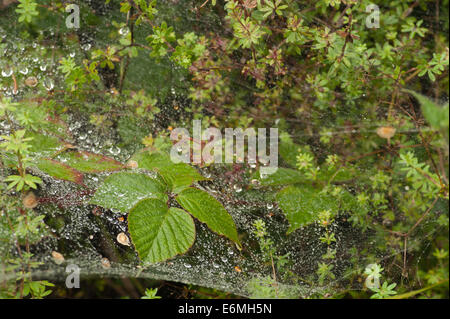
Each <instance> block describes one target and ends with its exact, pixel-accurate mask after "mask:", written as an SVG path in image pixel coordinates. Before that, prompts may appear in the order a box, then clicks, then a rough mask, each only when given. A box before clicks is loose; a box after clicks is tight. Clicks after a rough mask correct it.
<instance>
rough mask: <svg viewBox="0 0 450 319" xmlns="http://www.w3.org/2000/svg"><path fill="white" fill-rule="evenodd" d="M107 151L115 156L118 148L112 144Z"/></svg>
mask: <svg viewBox="0 0 450 319" xmlns="http://www.w3.org/2000/svg"><path fill="white" fill-rule="evenodd" d="M108 151H109V153H111V155H114V156H117V155H119V154H120V148H118V147H117V146H112V147H111V148H110V149H109V150H108Z"/></svg>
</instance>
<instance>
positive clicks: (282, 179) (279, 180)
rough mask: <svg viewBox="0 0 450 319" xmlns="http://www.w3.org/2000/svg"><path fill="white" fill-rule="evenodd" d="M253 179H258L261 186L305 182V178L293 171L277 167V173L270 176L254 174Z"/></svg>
mask: <svg viewBox="0 0 450 319" xmlns="http://www.w3.org/2000/svg"><path fill="white" fill-rule="evenodd" d="M253 178H256V179H258V180H259V181H260V182H261V185H262V186H279V185H290V184H296V183H301V182H305V181H306V180H307V179H306V178H305V176H304V175H303V174H302V173H301V172H299V171H298V170H295V169H290V168H283V167H279V168H278V169H277V171H276V172H275V173H273V174H270V175H262V176H261V174H260V172H256V173H255V174H254V175H253Z"/></svg>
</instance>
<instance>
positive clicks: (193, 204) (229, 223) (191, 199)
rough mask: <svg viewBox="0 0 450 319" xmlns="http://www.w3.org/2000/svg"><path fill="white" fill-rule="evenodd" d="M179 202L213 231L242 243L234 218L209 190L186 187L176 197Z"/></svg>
mask: <svg viewBox="0 0 450 319" xmlns="http://www.w3.org/2000/svg"><path fill="white" fill-rule="evenodd" d="M176 200H177V202H178V203H180V205H181V206H182V207H183V208H184V209H186V210H187V211H188V212H189V213H191V214H192V215H193V216H194V217H195V218H197V219H198V220H200V221H201V222H202V223H205V224H206V225H207V226H208V227H209V228H210V229H211V230H212V231H214V232H216V233H218V234H219V235H224V236H226V237H228V238H229V239H231V240H232V241H234V242H235V243H236V244H238V245H240V242H239V238H238V234H237V230H236V225H235V224H234V221H233V218H232V217H231V215H230V214H228V212H227V211H226V210H225V208H224V207H223V206H222V204H221V203H220V202H218V201H217V200H216V199H215V198H214V197H212V196H211V195H209V194H208V193H207V192H205V191H202V190H200V189H197V188H192V187H190V188H186V189H185V190H183V191H182V192H181V193H180V194H178V196H177V198H176Z"/></svg>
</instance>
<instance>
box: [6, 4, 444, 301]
mask: <svg viewBox="0 0 450 319" xmlns="http://www.w3.org/2000/svg"><path fill="white" fill-rule="evenodd" d="M71 3H72V4H75V5H76V7H77V8H78V9H79V19H80V20H79V26H78V27H73V22H76V13H77V10H75V11H74V10H66V8H67V5H68V3H67V1H58V0H43V1H35V0H18V1H3V2H1V1H0V56H1V57H0V135H1V137H0V154H1V162H0V176H1V182H0V191H1V196H0V297H1V298H44V297H47V298H49V297H56V298H57V297H83V296H87V297H106V296H111V295H112V296H114V297H125V298H141V297H142V298H143V299H157V298H158V297H160V296H161V295H162V296H163V297H194V298H214V297H218V298H228V297H236V296H242V297H254V298H378V299H383V298H399V299H402V298H448V287H449V286H448V267H449V256H448V249H449V247H448V225H449V219H448V218H449V217H448V214H449V211H448V200H449V186H448V185H449V182H448V175H449V173H448V167H449V165H448V156H449V133H448V130H449V104H448V96H449V89H448V85H449V82H448V59H449V50H448V23H449V22H448V21H449V20H448V0H441V1H439V0H406V1H405V0H403V1H400V0H373V1H366V0H362V1H354V0H333V1H331V0H319V1H302V0H217V1H214V0H206V1H205V0H204V1H194V0H188V1H175V0H171V1H157V0H151V1H150V0H106V1H104V0H95V1H94V0H92V1H72V2H71ZM374 5H375V6H374ZM368 8H372V9H370V10H368ZM378 17H379V20H377V19H378ZM74 19H75V20H74ZM192 120H201V123H202V126H203V127H217V128H219V129H224V128H242V129H243V130H245V129H247V128H252V127H256V128H262V127H266V128H269V127H270V128H277V129H278V132H279V144H278V153H279V167H278V170H277V171H276V172H275V173H274V174H265V173H264V172H263V170H261V168H263V167H264V165H263V164H261V163H260V162H257V163H246V162H244V163H242V162H240V160H242V159H238V158H237V157H238V156H237V154H235V155H234V157H235V159H236V161H235V163H232V164H231V163H229V164H219V163H204V162H201V163H200V164H194V163H174V162H173V161H172V160H171V157H170V151H171V147H172V144H173V142H172V141H171V139H170V135H171V132H172V131H173V130H174V129H175V128H177V127H183V128H186V129H189V130H190V129H191V128H192V125H191V123H192ZM204 146H205V145H204V144H202V145H201V147H204ZM118 234H119V235H118ZM120 236H121V237H120ZM119 238H121V240H119ZM68 264H76V265H78V264H79V265H81V269H82V270H83V269H86V271H87V272H89V273H92V274H93V275H95V278H93V279H90V280H89V281H88V282H83V284H82V289H81V290H80V293H79V294H78V295H73V294H72V292H70V291H69V292H68V291H67V289H66V288H65V286H64V276H65V275H63V273H64V268H61V267H62V266H66V265H68ZM122 277H126V279H117V278H122ZM139 278H142V279H139ZM179 283H183V285H182V284H179ZM83 287H89V289H87V288H85V289H83ZM174 287H175V288H174ZM90 288H92V289H90ZM92 291H95V292H92Z"/></svg>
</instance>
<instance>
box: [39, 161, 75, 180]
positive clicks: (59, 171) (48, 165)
mask: <svg viewBox="0 0 450 319" xmlns="http://www.w3.org/2000/svg"><path fill="white" fill-rule="evenodd" d="M36 166H37V168H38V169H39V170H41V171H42V172H44V173H46V174H48V175H50V176H52V177H54V178H57V179H62V180H66V181H70V182H74V183H77V184H83V174H82V173H81V172H79V171H77V170H76V169H74V168H72V167H70V166H68V165H66V164H63V163H61V162H58V161H55V160H52V159H48V158H42V159H39V160H38V161H37V163H36Z"/></svg>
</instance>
